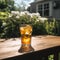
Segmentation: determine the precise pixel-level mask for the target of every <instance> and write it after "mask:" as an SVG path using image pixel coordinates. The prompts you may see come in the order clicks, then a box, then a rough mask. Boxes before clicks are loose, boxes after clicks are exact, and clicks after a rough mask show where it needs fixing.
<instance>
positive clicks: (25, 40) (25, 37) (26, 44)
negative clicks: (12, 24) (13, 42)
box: [19, 24, 34, 52]
mask: <svg viewBox="0 0 60 60" xmlns="http://www.w3.org/2000/svg"><path fill="white" fill-rule="evenodd" d="M20 34H21V48H20V49H19V52H29V51H34V49H33V48H32V46H31V36H32V26H31V25H29V24H22V25H21V26H20Z"/></svg>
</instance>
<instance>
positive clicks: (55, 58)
mask: <svg viewBox="0 0 60 60" xmlns="http://www.w3.org/2000/svg"><path fill="white" fill-rule="evenodd" d="M59 52H60V46H56V47H52V48H48V49H44V50H40V51H36V52H31V53H27V54H24V55H21V56H15V57H11V58H7V59H4V60H59V58H60V56H59Z"/></svg>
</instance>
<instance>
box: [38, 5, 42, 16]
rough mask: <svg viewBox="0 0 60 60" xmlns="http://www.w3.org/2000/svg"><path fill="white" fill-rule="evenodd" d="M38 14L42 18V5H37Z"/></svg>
mask: <svg viewBox="0 0 60 60" xmlns="http://www.w3.org/2000/svg"><path fill="white" fill-rule="evenodd" d="M38 12H39V13H40V15H41V16H42V12H43V10H42V5H39V6H38Z"/></svg>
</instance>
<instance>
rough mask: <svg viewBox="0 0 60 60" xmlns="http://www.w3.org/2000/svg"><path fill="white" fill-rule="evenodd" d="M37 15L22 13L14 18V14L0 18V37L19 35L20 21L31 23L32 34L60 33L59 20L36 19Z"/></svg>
mask: <svg viewBox="0 0 60 60" xmlns="http://www.w3.org/2000/svg"><path fill="white" fill-rule="evenodd" d="M37 19H38V17H36V16H33V17H31V16H30V15H27V14H25V15H22V16H19V18H16V15H13V16H12V17H9V18H6V19H5V20H4V19H0V38H11V37H20V31H19V27H20V25H21V24H22V23H26V24H31V25H32V27H33V33H32V35H46V34H49V35H60V21H59V20H55V19H52V20H44V22H42V20H39V21H38V20H37Z"/></svg>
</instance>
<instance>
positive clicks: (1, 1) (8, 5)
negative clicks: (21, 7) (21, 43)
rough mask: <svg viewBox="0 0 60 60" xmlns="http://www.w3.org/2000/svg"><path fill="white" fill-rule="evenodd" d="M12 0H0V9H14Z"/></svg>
mask: <svg viewBox="0 0 60 60" xmlns="http://www.w3.org/2000/svg"><path fill="white" fill-rule="evenodd" d="M14 3H15V2H14V0H0V11H11V10H15V6H14Z"/></svg>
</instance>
